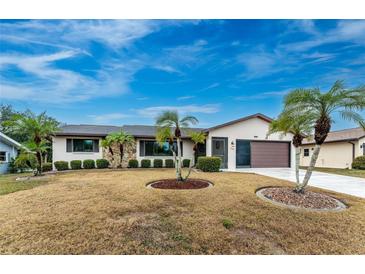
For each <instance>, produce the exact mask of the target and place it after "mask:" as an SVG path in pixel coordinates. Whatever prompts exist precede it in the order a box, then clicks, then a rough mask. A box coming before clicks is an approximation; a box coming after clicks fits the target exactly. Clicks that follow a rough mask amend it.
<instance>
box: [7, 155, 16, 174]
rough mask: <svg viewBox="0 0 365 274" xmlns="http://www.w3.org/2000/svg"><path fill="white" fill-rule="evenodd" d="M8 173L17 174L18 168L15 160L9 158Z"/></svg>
mask: <svg viewBox="0 0 365 274" xmlns="http://www.w3.org/2000/svg"><path fill="white" fill-rule="evenodd" d="M8 172H9V173H17V172H18V167H17V166H16V164H15V159H14V158H11V159H10V161H9V165H8Z"/></svg>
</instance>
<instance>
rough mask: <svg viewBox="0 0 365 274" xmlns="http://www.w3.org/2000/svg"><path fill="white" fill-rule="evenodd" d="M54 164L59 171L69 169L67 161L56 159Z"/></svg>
mask: <svg viewBox="0 0 365 274" xmlns="http://www.w3.org/2000/svg"><path fill="white" fill-rule="evenodd" d="M54 166H55V168H56V169H57V171H62V170H67V169H68V162H66V161H56V162H54Z"/></svg>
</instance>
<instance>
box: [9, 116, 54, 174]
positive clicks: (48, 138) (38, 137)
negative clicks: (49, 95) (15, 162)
mask: <svg viewBox="0 0 365 274" xmlns="http://www.w3.org/2000/svg"><path fill="white" fill-rule="evenodd" d="M5 124H6V126H9V127H10V128H11V131H13V132H22V133H23V134H26V135H27V136H28V146H29V148H30V150H31V151H33V152H34V153H35V156H36V159H37V170H36V173H35V175H41V174H42V165H43V160H42V159H43V154H44V153H45V152H46V151H47V149H49V144H50V143H51V142H52V136H53V135H54V133H55V132H56V131H57V129H58V125H59V123H58V122H57V121H56V120H54V119H53V118H50V117H49V116H47V115H46V113H45V112H43V113H41V114H39V115H36V114H34V113H32V112H31V111H27V112H25V113H24V114H16V115H13V117H12V118H11V119H10V120H8V121H6V122H5Z"/></svg>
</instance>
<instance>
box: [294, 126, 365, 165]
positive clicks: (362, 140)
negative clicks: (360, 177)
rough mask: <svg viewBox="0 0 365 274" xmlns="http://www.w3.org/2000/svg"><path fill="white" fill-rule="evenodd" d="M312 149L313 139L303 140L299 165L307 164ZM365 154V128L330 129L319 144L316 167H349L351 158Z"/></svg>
mask: <svg viewBox="0 0 365 274" xmlns="http://www.w3.org/2000/svg"><path fill="white" fill-rule="evenodd" d="M313 149H314V142H313V141H304V142H303V146H302V151H301V157H300V165H301V166H308V165H309V162H310V158H311V156H312V153H313ZM362 155H365V130H364V129H362V128H351V129H345V130H339V131H332V132H330V133H329V134H328V136H327V139H326V141H325V142H324V143H323V145H322V146H321V150H320V152H319V156H318V160H317V163H316V167H329V168H351V165H352V162H353V160H354V159H355V158H356V157H358V156H362Z"/></svg>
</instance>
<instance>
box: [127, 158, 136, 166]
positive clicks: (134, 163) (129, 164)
mask: <svg viewBox="0 0 365 274" xmlns="http://www.w3.org/2000/svg"><path fill="white" fill-rule="evenodd" d="M128 167H129V168H137V167H138V160H136V159H131V160H129V161H128Z"/></svg>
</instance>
